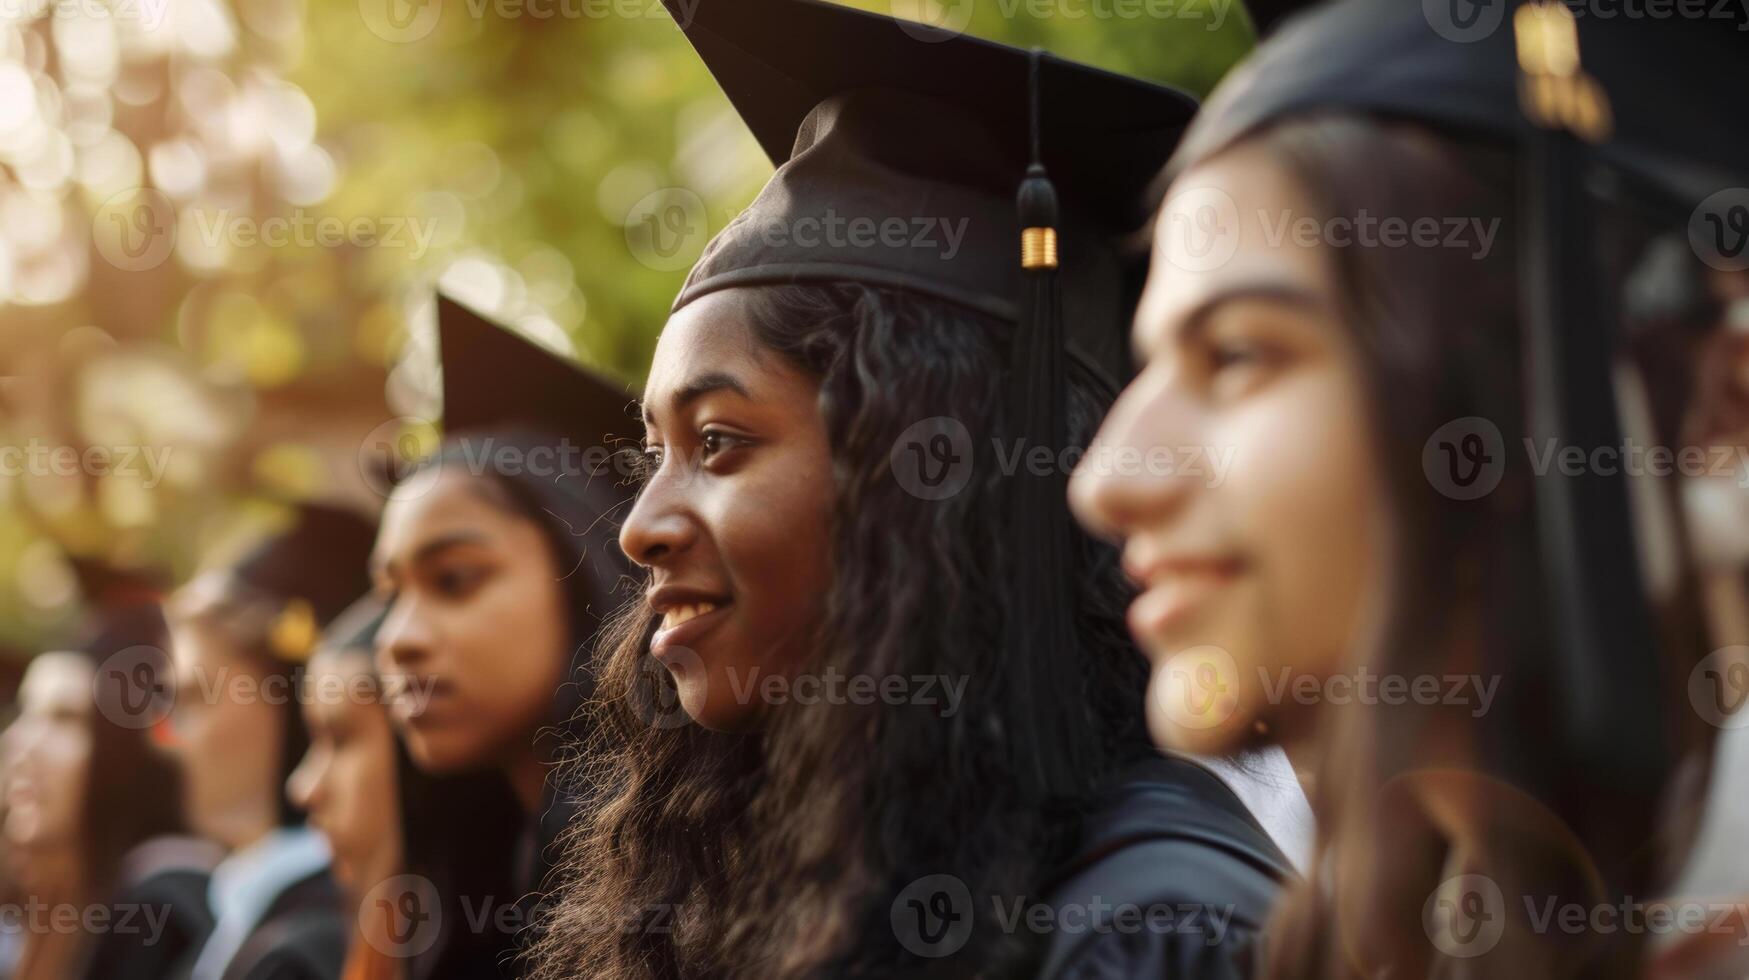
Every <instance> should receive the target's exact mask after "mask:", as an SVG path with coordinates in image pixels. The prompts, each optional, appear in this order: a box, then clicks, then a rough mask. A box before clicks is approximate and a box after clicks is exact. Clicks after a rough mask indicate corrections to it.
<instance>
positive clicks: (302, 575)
mask: <svg viewBox="0 0 1749 980" xmlns="http://www.w3.org/2000/svg"><path fill="white" fill-rule="evenodd" d="M375 541H376V525H375V524H374V523H372V522H371V521H369V520H367V519H365V518H364V517H362V516H360V515H358V514H355V513H353V512H352V511H349V510H343V509H341V508H339V507H334V506H331V505H327V504H314V503H306V504H299V505H297V507H296V511H295V514H294V518H293V524H292V526H291V527H290V528H288V529H287V530H285V531H283V532H281V533H280V534H278V535H276V536H274V537H272V538H270V539H268V540H267V541H266V542H264V543H262V544H260V545H258V546H257V547H256V548H255V550H253V551H251V552H250V553H249V554H248V555H246V556H245V557H244V558H243V559H242V560H241V561H239V562H237V563H236V564H235V565H233V566H231V567H230V568H229V569H228V570H227V571H228V573H229V577H230V578H231V579H232V580H234V581H235V582H238V583H240V584H241V585H243V586H244V587H245V588H246V589H247V590H248V591H249V592H251V593H252V594H254V595H255V596H257V597H260V598H265V599H267V600H269V601H271V602H273V603H275V604H276V605H277V610H278V611H277V613H276V614H275V615H274V618H273V620H272V622H271V624H270V626H269V628H268V636H267V643H268V647H269V649H270V651H271V652H272V654H273V656H274V657H275V658H277V659H279V660H281V661H284V662H286V663H289V664H296V663H302V662H303V661H305V660H307V659H309V656H310V653H311V651H313V650H314V649H315V646H316V641H317V640H318V639H320V637H321V632H322V628H323V627H325V626H326V625H327V624H328V623H329V622H330V621H331V620H333V619H334V617H335V616H338V615H339V614H340V612H341V611H342V610H344V609H346V607H347V606H349V605H351V604H352V601H353V600H354V599H356V598H358V596H359V595H361V594H362V593H364V592H366V591H368V590H369V589H370V575H369V571H368V569H369V564H370V552H371V546H372V545H373V544H374V543H375Z"/></svg>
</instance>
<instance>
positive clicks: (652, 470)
mask: <svg viewBox="0 0 1749 980" xmlns="http://www.w3.org/2000/svg"><path fill="white" fill-rule="evenodd" d="M631 462H632V476H633V478H635V479H636V480H637V481H638V482H639V483H648V482H650V479H651V478H652V477H654V476H655V475H656V471H657V470H660V469H661V468H662V447H661V446H645V447H643V448H642V449H640V450H638V451H637V452H636V453H635V454H634V455H633V457H632V461H631Z"/></svg>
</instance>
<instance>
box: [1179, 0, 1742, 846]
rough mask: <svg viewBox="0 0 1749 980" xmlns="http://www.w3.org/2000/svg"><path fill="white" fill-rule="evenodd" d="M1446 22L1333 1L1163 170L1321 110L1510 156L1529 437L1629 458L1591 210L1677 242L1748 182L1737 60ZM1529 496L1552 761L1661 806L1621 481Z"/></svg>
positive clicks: (1691, 38)
mask: <svg viewBox="0 0 1749 980" xmlns="http://www.w3.org/2000/svg"><path fill="white" fill-rule="evenodd" d="M1466 6H1467V9H1465V7H1466ZM1450 10H1451V11H1452V12H1453V14H1454V17H1455V15H1456V13H1457V12H1458V11H1460V10H1463V11H1464V13H1465V15H1466V18H1467V19H1447V18H1445V17H1444V16H1443V14H1444V12H1445V11H1446V8H1445V7H1444V6H1443V5H1441V4H1419V3H1413V2H1404V0H1343V2H1337V3H1332V4H1330V5H1329V6H1327V7H1324V8H1321V9H1318V10H1316V11H1314V12H1311V13H1308V14H1307V15H1305V16H1303V17H1299V18H1296V19H1294V20H1293V21H1291V22H1289V23H1288V24H1287V25H1285V27H1284V28H1283V29H1282V30H1281V31H1280V32H1279V33H1278V34H1277V35H1276V37H1275V38H1274V39H1273V40H1272V41H1270V42H1269V43H1267V44H1265V45H1264V46H1263V47H1262V48H1260V49H1259V51H1258V53H1257V54H1256V55H1255V56H1254V58H1253V59H1252V60H1251V61H1250V62H1249V63H1247V64H1245V65H1243V66H1241V67H1240V68H1239V69H1238V70H1236V71H1235V72H1234V73H1233V74H1232V75H1231V76H1229V78H1228V79H1227V81H1226V82H1224V83H1223V84H1222V85H1221V87H1220V88H1219V89H1217V91H1216V92H1215V93H1214V94H1213V95H1212V96H1211V97H1210V99H1209V102H1208V104H1207V107H1206V109H1205V116H1204V118H1203V119H1201V120H1199V122H1198V124H1197V125H1195V126H1193V127H1192V129H1191V131H1190V132H1189V133H1188V134H1187V135H1186V137H1185V141H1184V145H1183V146H1182V147H1181V148H1180V150H1179V154H1178V157H1176V158H1175V160H1174V163H1173V166H1172V168H1171V169H1172V170H1174V171H1176V170H1179V169H1182V168H1183V167H1185V166H1187V165H1189V164H1191V163H1193V162H1195V161H1199V160H1204V159H1207V158H1208V157H1209V156H1210V155H1211V154H1213V153H1215V152H1218V151H1219V150H1221V149H1222V148H1224V147H1226V146H1227V145H1230V144H1231V143H1233V142H1234V141H1236V140H1238V139H1240V138H1242V137H1244V136H1245V135H1247V134H1249V133H1251V132H1254V131H1256V130H1258V129H1259V128H1261V127H1264V126H1266V125H1268V124H1270V123H1272V122H1275V121H1278V120H1281V119H1284V118H1286V117H1290V116H1294V115H1299V114H1305V113H1317V112H1336V113H1341V112H1349V113H1361V114H1366V115H1370V116H1374V117H1379V118H1384V119H1400V120H1407V121H1412V122H1416V123H1420V124H1423V125H1430V126H1433V127H1436V128H1439V129H1441V130H1443V131H1444V132H1447V133H1450V134H1452V135H1454V136H1457V137H1459V138H1471V139H1480V140H1484V141H1490V142H1498V143H1501V144H1502V145H1510V146H1514V147H1516V149H1517V151H1518V153H1517V155H1518V158H1519V160H1520V161H1521V164H1520V165H1521V167H1522V168H1523V173H1524V176H1525V180H1524V183H1523V187H1522V188H1521V192H1522V193H1523V194H1524V195H1525V196H1524V202H1525V203H1524V214H1523V227H1522V229H1521V230H1522V233H1523V236H1524V237H1523V249H1522V259H1521V261H1523V262H1524V263H1525V264H1524V266H1523V275H1522V280H1523V289H1524V295H1523V297H1522V298H1521V310H1522V312H1523V317H1524V322H1525V340H1524V344H1525V354H1526V365H1527V381H1528V385H1529V393H1528V396H1527V398H1528V409H1529V411H1528V419H1529V427H1530V435H1531V436H1532V438H1533V439H1534V440H1535V441H1536V442H1538V443H1539V444H1550V443H1552V444H1559V445H1563V446H1571V447H1577V448H1579V449H1580V450H1581V451H1583V452H1584V454H1585V457H1586V458H1587V459H1591V458H1595V457H1593V456H1592V453H1593V450H1595V449H1597V448H1601V447H1619V446H1620V445H1621V444H1622V434H1621V430H1622V425H1621V421H1620V419H1619V417H1618V413H1617V409H1616V403H1615V396H1614V388H1613V378H1612V371H1611V362H1612V357H1613V354H1614V351H1615V350H1616V343H1617V339H1618V338H1617V336H1616V327H1615V323H1616V321H1617V319H1618V318H1619V315H1620V313H1621V312H1622V311H1621V309H1620V306H1621V304H1620V303H1619V302H1618V301H1617V299H1616V298H1615V297H1614V295H1613V284H1611V283H1608V282H1606V281H1604V280H1603V277H1601V276H1600V275H1599V274H1598V268H1597V256H1596V254H1595V252H1594V251H1593V248H1594V245H1595V242H1594V240H1593V237H1594V234H1595V230H1596V227H1597V224H1596V215H1597V213H1598V208H1597V206H1596V202H1595V199H1594V197H1593V195H1594V194H1597V193H1607V194H1609V195H1611V196H1613V197H1614V198H1615V199H1616V200H1618V201H1621V202H1623V203H1626V204H1631V205H1632V208H1633V210H1634V211H1635V213H1637V214H1641V215H1650V216H1654V218H1655V220H1661V221H1663V222H1664V223H1665V225H1666V226H1667V227H1676V228H1680V227H1683V226H1685V225H1686V224H1687V223H1688V220H1689V217H1690V215H1691V213H1692V212H1693V211H1694V209H1695V207H1696V205H1697V204H1699V203H1700V202H1701V201H1702V200H1703V199H1704V198H1705V197H1706V196H1708V195H1709V194H1710V193H1712V192H1715V191H1719V190H1721V189H1724V188H1728V187H1731V186H1745V184H1749V127H1744V126H1742V125H1739V124H1738V122H1737V120H1738V117H1739V115H1740V113H1741V102H1742V94H1743V91H1744V86H1743V82H1742V79H1743V72H1742V69H1743V65H1744V63H1745V62H1744V61H1743V54H1745V53H1746V52H1749V46H1746V45H1744V43H1743V41H1742V40H1741V37H1742V35H1738V34H1737V33H1736V31H1737V28H1738V25H1737V24H1736V23H1734V22H1732V21H1731V20H1728V19H1727V20H1719V19H1711V18H1699V19H1696V18H1692V17H1684V16H1682V15H1681V14H1680V12H1674V13H1673V16H1671V17H1668V18H1664V19H1642V18H1624V17H1616V18H1603V17H1580V18H1575V17H1574V16H1573V14H1572V13H1571V12H1570V11H1569V10H1568V9H1567V8H1566V7H1564V6H1563V5H1562V4H1560V3H1555V2H1535V0H1533V2H1527V3H1523V4H1518V5H1509V4H1505V3H1503V2H1499V0H1496V2H1494V3H1486V4H1480V3H1479V4H1474V5H1454V6H1452V7H1451V8H1450ZM1508 14H1512V15H1513V16H1511V17H1508V16H1507V15H1508ZM1535 493H1536V498H1537V499H1536V504H1537V512H1538V519H1539V520H1538V523H1539V526H1540V528H1541V535H1542V540H1541V545H1542V549H1541V552H1542V556H1543V562H1544V579H1545V581H1546V582H1547V595H1548V597H1549V600H1550V602H1551V606H1552V608H1551V613H1552V620H1551V621H1552V624H1553V626H1554V628H1555V637H1556V641H1557V642H1556V648H1555V650H1554V651H1552V653H1551V656H1552V657H1553V658H1554V660H1553V663H1552V665H1551V667H1552V676H1553V679H1554V690H1553V693H1554V696H1555V703H1554V704H1552V705H1550V706H1549V710H1548V713H1547V724H1548V725H1549V728H1550V733H1551V736H1552V740H1553V756H1554V757H1555V758H1558V759H1559V760H1561V764H1562V765H1563V766H1564V767H1566V768H1565V772H1566V773H1567V775H1568V777H1569V778H1571V779H1575V780H1577V781H1580V782H1583V783H1585V784H1586V785H1588V786H1591V787H1597V786H1613V787H1616V788H1618V789H1622V790H1625V791H1626V792H1627V793H1628V794H1630V795H1631V796H1632V797H1633V798H1638V799H1643V800H1653V799H1657V798H1658V792H1659V790H1660V788H1661V786H1662V784H1663V783H1664V781H1665V779H1666V778H1667V777H1668V775H1669V768H1668V766H1669V760H1668V756H1667V749H1666V747H1665V746H1666V745H1667V737H1666V716H1665V712H1664V708H1663V705H1662V702H1661V698H1660V697H1659V692H1660V691H1661V690H1662V687H1661V683H1660V680H1659V669H1658V663H1657V655H1656V653H1655V652H1654V649H1653V641H1652V636H1653V625H1652V617H1651V615H1650V611H1649V609H1648V603H1647V601H1646V599H1645V594H1644V587H1643V585H1642V578H1641V576H1640V573H1639V562H1638V556H1637V554H1636V547H1635V539H1634V533H1633V528H1634V522H1633V520H1632V519H1631V517H1632V515H1631V513H1630V509H1629V501H1628V493H1627V485H1626V481H1625V479H1624V478H1623V477H1621V476H1620V475H1617V474H1613V473H1606V472H1600V471H1599V470H1598V468H1589V469H1588V471H1587V472H1585V473H1584V474H1582V475H1567V474H1562V473H1560V472H1558V471H1556V472H1551V473H1549V474H1546V475H1543V476H1541V477H1539V478H1538V479H1537V481H1536V483H1535ZM1515 750H1516V747H1515ZM1575 818H1576V819H1593V820H1603V821H1609V820H1617V821H1625V820H1626V817H1625V816H1624V815H1621V814H1608V813H1605V814H1587V815H1582V816H1578V815H1575Z"/></svg>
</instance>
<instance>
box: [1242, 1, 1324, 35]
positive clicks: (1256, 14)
mask: <svg viewBox="0 0 1749 980" xmlns="http://www.w3.org/2000/svg"><path fill="white" fill-rule="evenodd" d="M1316 4H1317V0H1245V14H1246V16H1248V17H1250V18H1251V29H1252V30H1253V31H1254V32H1255V33H1256V34H1257V36H1258V37H1260V38H1261V37H1267V36H1268V35H1269V33H1270V32H1271V31H1273V30H1275V28H1276V27H1277V25H1279V24H1280V23H1281V22H1282V21H1284V20H1286V19H1288V18H1289V17H1292V16H1293V15H1294V14H1297V13H1299V12H1300V11H1302V10H1304V9H1306V8H1307V7H1312V6H1316Z"/></svg>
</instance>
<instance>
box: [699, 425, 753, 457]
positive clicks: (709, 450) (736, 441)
mask: <svg viewBox="0 0 1749 980" xmlns="http://www.w3.org/2000/svg"><path fill="white" fill-rule="evenodd" d="M698 442H699V447H700V448H701V449H702V450H703V451H704V452H703V458H704V459H705V460H707V461H708V460H709V459H711V457H713V456H716V455H717V454H718V453H721V452H724V451H726V450H730V449H734V448H736V447H737V446H740V445H741V444H742V442H743V440H741V439H740V438H738V437H736V436H732V435H730V434H729V433H727V432H724V431H722V430H720V429H706V430H704V431H703V432H701V433H699V437H698Z"/></svg>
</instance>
